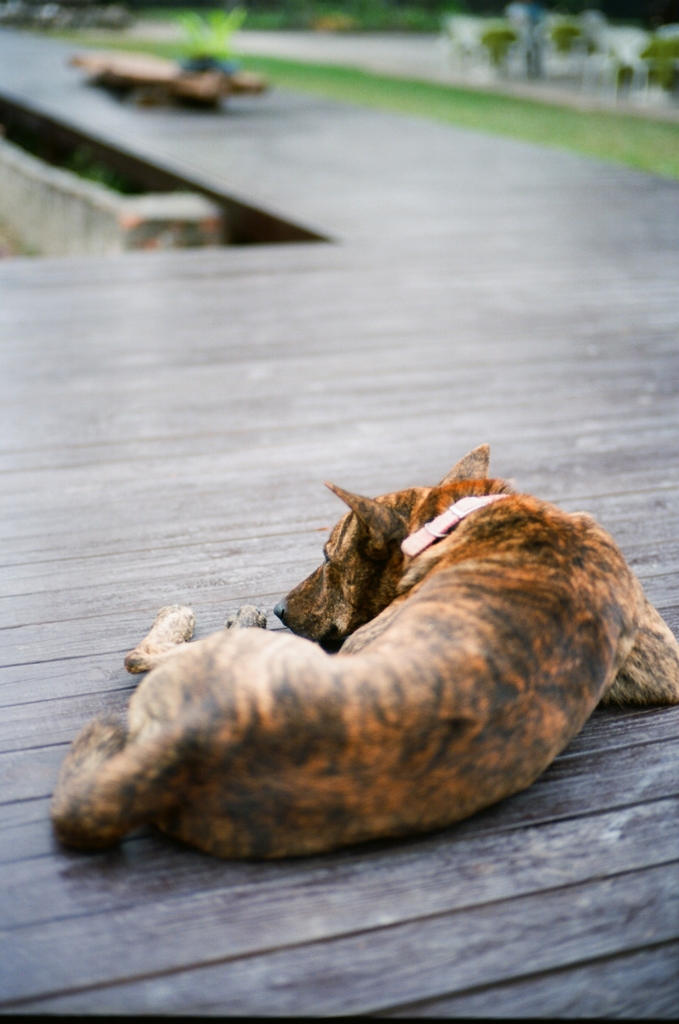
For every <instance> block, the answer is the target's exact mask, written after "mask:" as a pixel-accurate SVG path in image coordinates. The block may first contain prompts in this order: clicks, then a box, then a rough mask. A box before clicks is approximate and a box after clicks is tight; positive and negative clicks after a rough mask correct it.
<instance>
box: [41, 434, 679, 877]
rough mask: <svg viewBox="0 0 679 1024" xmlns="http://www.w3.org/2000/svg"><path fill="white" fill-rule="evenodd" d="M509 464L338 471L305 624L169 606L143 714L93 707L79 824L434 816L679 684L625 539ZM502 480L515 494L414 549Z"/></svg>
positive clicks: (296, 834)
mask: <svg viewBox="0 0 679 1024" xmlns="http://www.w3.org/2000/svg"><path fill="white" fill-rule="evenodd" d="M487 464H488V448H487V446H485V445H484V446H482V447H481V448H479V449H476V450H475V451H474V452H471V453H470V454H469V455H468V456H467V457H465V458H464V459H463V460H462V461H461V462H460V463H458V465H457V466H456V467H455V468H454V469H453V470H452V471H451V472H450V473H449V474H448V476H446V478H445V479H444V480H443V481H442V482H441V483H440V484H439V485H438V486H437V487H420V488H413V489H411V490H407V491H401V492H398V493H396V494H386V495H383V496H382V497H379V498H376V499H375V500H370V499H368V498H363V497H360V496H358V495H354V494H349V493H348V492H346V491H343V490H341V488H339V487H333V488H332V489H333V490H334V491H335V493H336V494H337V495H338V496H339V497H340V498H342V500H343V501H345V502H346V503H347V504H348V505H349V507H350V509H351V511H350V512H349V513H348V514H346V515H345V516H344V518H343V519H341V520H340V522H339V523H338V524H337V526H335V528H334V529H333V531H332V533H331V535H330V539H329V540H328V543H327V544H326V547H325V564H323V565H321V567H320V568H319V569H317V570H316V572H314V573H313V574H312V575H311V576H310V577H309V578H308V579H307V580H305V581H304V582H303V583H301V584H300V585H299V586H298V587H296V588H295V589H294V590H293V591H292V592H291V593H290V594H289V595H288V597H287V599H286V601H285V602H284V603H283V604H281V605H279V606H278V608H277V614H278V615H279V616H280V618H281V619H282V620H283V621H284V623H285V624H286V625H288V626H289V627H290V629H291V630H292V631H293V632H294V633H297V634H299V636H297V637H295V636H290V635H287V634H280V633H273V632H267V631H265V630H263V629H256V628H243V627H246V626H249V627H252V626H262V625H265V621H264V620H263V617H262V616H261V613H259V612H258V611H257V609H255V608H252V607H251V606H250V607H247V608H245V609H241V611H240V612H239V613H238V615H237V616H236V618H235V620H234V621H233V622H232V623H231V624H230V625H231V628H230V629H226V630H225V631H223V632H220V633H216V634H214V635H212V636H209V637H207V638H206V639H204V640H200V641H198V642H196V643H193V644H189V645H187V644H185V643H184V641H185V640H188V639H189V638H190V636H191V634H192V630H193V614H192V612H191V610H190V609H187V608H177V607H172V608H164V609H162V610H161V612H160V613H159V615H158V618H157V619H156V622H155V624H154V626H153V629H152V630H151V633H150V634H149V636H148V637H147V638H146V640H145V641H143V642H142V643H141V644H140V645H139V647H137V649H136V650H135V651H133V652H132V653H131V654H130V655H128V657H127V659H126V664H127V667H128V669H129V670H130V671H131V672H143V671H146V670H152V671H150V674H149V675H148V676H147V677H146V679H145V680H144V681H143V682H142V683H141V685H140V686H139V688H138V689H137V691H136V693H135V694H134V696H133V697H132V699H131V701H130V706H129V714H128V722H127V725H123V724H122V723H121V722H119V721H117V720H114V719H111V718H103V719H100V720H98V721H94V722H92V723H91V724H90V725H88V726H87V727H86V728H85V729H84V730H83V731H82V732H81V734H80V735H79V736H78V737H77V739H76V740H75V742H74V744H73V746H72V748H71V751H70V753H69V754H68V756H67V758H66V760H65V763H64V765H63V768H62V771H61V775H60V777H59V781H58V784H57V788H56V792H55V795H54V799H53V802H52V817H53V821H54V825H55V827H56V831H57V834H58V836H59V837H60V838H61V839H62V840H63V841H64V842H65V843H68V844H69V845H72V846H78V847H88V848H90V847H91V848H95V847H104V846H107V845H109V844H111V843H115V842H116V841H117V840H119V839H120V838H121V837H122V836H124V835H125V834H126V833H127V832H129V831H130V830H131V829H133V828H135V827H136V826H138V825H141V824H142V823H144V822H155V824H156V825H158V826H159V827H160V828H161V829H163V830H164V831H165V832H167V833H169V834H170V835H172V836H175V837H177V838H179V839H182V840H185V841H186V842H187V843H191V844H193V845H194V846H197V847H199V848H200V849H202V850H206V851H208V852H209V853H212V854H216V855H218V856H220V857H283V856H289V855H297V854H311V853H318V852H319V851H324V850H331V849H333V848H334V847H338V846H342V845H345V844H349V843H356V842H359V841H361V840H367V839H374V838H376V837H380V836H403V835H407V834H411V833H416V832H423V831H425V830H428V829H435V828H440V827H442V826H444V825H449V824H451V823H452V822H455V821H459V820H460V819H461V818H464V817H466V816H467V815H470V814H472V813H473V812H474V811H477V810H479V809H480V808H482V807H485V806H487V805H488V804H492V803H494V802H495V801H497V800H500V799H501V798H503V797H506V796H509V795H510V794H511V793H516V792H517V791H518V790H521V789H524V787H526V786H529V785H530V784H531V782H533V780H534V779H535V778H537V776H538V775H540V773H541V772H543V771H544V770H545V768H546V767H547V765H549V763H550V762H551V761H552V760H553V758H554V757H555V756H556V755H557V754H558V753H559V751H561V750H563V748H564V747H565V746H566V744H567V743H568V741H569V740H570V739H571V737H573V736H574V735H575V734H576V733H577V732H578V730H579V729H581V728H582V725H583V724H584V722H585V721H586V719H587V718H588V716H589V715H590V713H591V712H592V710H593V709H594V708H595V707H596V705H597V704H598V703H599V702H600V701H602V700H603V701H607V702H634V703H640V704H647V703H670V704H676V703H679V647H678V646H677V643H676V641H675V639H674V637H673V635H672V633H671V632H670V630H669V629H668V627H667V626H666V625H665V623H664V622H663V620H662V619H661V618H660V616H659V614H658V613H657V611H655V609H654V608H653V607H652V606H651V605H650V604H649V603H648V601H647V600H646V598H645V597H644V594H643V592H642V589H641V586H640V584H639V582H638V581H637V579H636V578H635V576H634V574H633V573H632V572H631V570H630V569H629V568H628V566H627V565H626V563H625V561H624V559H623V556H622V555H621V553H620V551H619V550H618V548H617V547H616V545H615V544H614V542H613V540H612V539H611V538H610V537H609V536H608V534H607V533H606V532H605V531H604V530H603V529H602V528H601V527H600V526H598V525H597V523H596V522H595V521H594V519H592V518H591V516H589V515H586V514H585V513H574V514H568V513H566V512H562V511H561V510H560V509H558V508H556V507H555V506H554V505H550V504H548V503H546V502H544V501H539V500H538V499H537V498H533V497H529V496H527V495H523V494H514V493H512V491H511V488H510V486H509V485H508V484H507V483H506V482H504V481H502V480H489V479H486V472H487ZM487 494H505V495H509V496H508V497H506V498H504V499H503V500H501V501H495V502H494V503H493V504H489V505H487V506H486V507H484V508H481V509H480V510H478V511H476V512H474V513H473V514H471V515H469V516H468V517H467V518H466V519H464V520H463V521H462V522H461V523H460V524H459V526H458V527H457V529H456V530H455V531H454V532H453V533H451V534H450V535H449V536H447V537H446V538H445V539H442V540H441V541H440V542H439V543H437V544H434V545H433V546H431V547H429V548H428V549H427V550H426V551H424V552H423V553H421V554H419V555H417V556H416V557H413V558H409V557H406V556H405V555H404V554H403V552H402V550H401V542H402V541H403V540H404V538H405V537H406V536H408V535H410V534H411V533H413V532H414V531H416V530H418V529H419V528H420V527H422V525H423V524H424V523H426V522H429V521H430V520H431V519H433V518H434V517H435V516H437V515H438V514H439V513H441V512H442V511H443V510H444V509H446V508H447V507H448V506H450V505H451V503H453V502H455V501H457V500H459V499H460V498H462V497H464V496H467V495H487ZM301 637H306V638H307V639H302V638H301ZM345 638H346V639H345ZM312 641H316V642H315V643H314V642H312ZM341 641H344V642H343V644H342V647H341V650H340V652H339V653H338V654H335V655H334V656H331V655H330V654H328V653H326V651H325V650H323V647H322V645H325V646H327V647H330V646H333V647H336V646H337V645H338V644H339V643H340V642H341Z"/></svg>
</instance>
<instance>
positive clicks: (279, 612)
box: [273, 601, 286, 625]
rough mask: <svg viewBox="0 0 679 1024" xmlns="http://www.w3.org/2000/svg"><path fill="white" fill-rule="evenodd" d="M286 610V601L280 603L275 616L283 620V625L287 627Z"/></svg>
mask: <svg viewBox="0 0 679 1024" xmlns="http://www.w3.org/2000/svg"><path fill="white" fill-rule="evenodd" d="M285 608H286V604H285V601H279V602H278V604H277V605H276V607H275V608H274V610H273V613H274V615H277V616H278V618H279V619H280V620H281V622H282V623H283V625H285Z"/></svg>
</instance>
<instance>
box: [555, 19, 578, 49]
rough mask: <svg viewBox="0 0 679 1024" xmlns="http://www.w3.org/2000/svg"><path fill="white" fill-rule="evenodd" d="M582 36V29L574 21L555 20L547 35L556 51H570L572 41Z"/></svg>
mask: <svg viewBox="0 0 679 1024" xmlns="http://www.w3.org/2000/svg"><path fill="white" fill-rule="evenodd" d="M581 36H582V29H581V28H580V26H579V25H578V24H577V23H576V22H575V21H566V20H564V21H557V23H556V25H554V26H553V27H552V31H551V32H550V33H549V37H550V39H551V40H552V42H553V43H554V48H555V50H556V52H557V53H570V52H571V50H572V49H573V43H574V42H575V40H576V39H580V38H581Z"/></svg>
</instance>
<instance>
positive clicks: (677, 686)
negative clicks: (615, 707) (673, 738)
mask: <svg viewBox="0 0 679 1024" xmlns="http://www.w3.org/2000/svg"><path fill="white" fill-rule="evenodd" d="M601 703H602V704H603V705H607V704H608V705H610V704H679V644H677V641H676V640H675V638H674V634H673V633H672V631H671V629H670V628H669V626H668V625H667V623H666V622H665V621H664V620H663V619H662V618H661V616H660V613H659V612H657V611H656V609H655V608H654V607H653V605H652V604H651V603H650V601H648V600H647V599H646V598H644V607H643V612H642V616H641V621H640V623H639V630H638V632H637V635H636V638H635V640H634V646H633V647H632V650H631V651H630V653H629V654H628V656H627V658H626V659H625V661H624V662H623V664H622V666H621V667H620V669H619V671H618V674H617V676H616V677H615V682H614V683H613V685H612V686H611V688H610V690H609V691H608V693H607V694H606V696H605V697H604V698H603V700H602V701H601Z"/></svg>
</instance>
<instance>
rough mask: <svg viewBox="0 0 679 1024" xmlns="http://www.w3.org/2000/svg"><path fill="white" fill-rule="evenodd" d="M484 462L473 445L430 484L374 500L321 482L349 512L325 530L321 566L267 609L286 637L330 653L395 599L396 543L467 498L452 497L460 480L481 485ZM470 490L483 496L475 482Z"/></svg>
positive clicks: (400, 558) (485, 455)
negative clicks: (328, 531) (311, 643)
mask: <svg viewBox="0 0 679 1024" xmlns="http://www.w3.org/2000/svg"><path fill="white" fill-rule="evenodd" d="M489 458H490V449H489V447H488V445H485V444H484V445H481V446H480V447H479V448H475V449H474V450H473V451H471V452H469V454H468V455H465V457H464V458H463V459H461V460H460V462H458V463H457V464H456V465H455V466H453V468H452V469H451V471H450V472H449V473H448V474H447V475H446V476H445V477H444V478H443V480H442V481H441V483H440V484H439V485H438V486H437V487H413V488H410V489H409V490H407V491H397V492H395V493H394V494H384V495H382V496H381V497H379V498H374V499H373V498H363V497H361V495H358V494H350V493H349V491H345V490H343V489H342V488H341V487H336V486H334V485H333V484H328V487H330V489H331V490H332V491H334V493H335V494H336V495H337V496H338V498H341V499H342V501H344V502H345V503H346V504H347V505H348V506H349V508H350V509H351V511H350V512H348V513H347V514H346V515H345V516H343V518H342V519H340V521H339V522H338V523H337V525H336V526H335V527H334V529H333V530H332V532H331V534H330V537H329V539H328V542H327V544H326V545H325V548H324V555H325V562H324V563H323V565H321V566H319V568H318V569H316V571H315V572H313V573H312V574H311V576H309V577H308V578H307V579H305V580H304V581H303V582H302V583H300V584H299V585H298V586H297V587H295V588H294V590H291V591H290V593H289V594H288V596H287V597H286V598H285V599H284V600H283V601H281V603H280V604H279V605H277V606H276V608H275V609H274V611H275V613H276V615H277V616H278V618H279V619H280V620H281V622H283V623H284V624H285V625H286V626H289V627H290V629H291V630H292V631H293V633H297V634H299V636H304V637H307V638H308V639H309V640H315V641H317V642H318V643H320V644H321V645H322V646H323V647H325V648H326V649H327V650H337V649H338V648H339V646H340V644H341V643H342V641H343V640H345V639H346V637H348V636H350V635H351V634H352V633H353V632H354V631H355V630H357V629H358V628H359V626H362V625H364V624H365V623H366V622H370V621H371V620H372V619H374V618H375V616H376V615H379V613H380V612H381V611H383V609H385V608H386V607H387V606H388V605H389V604H391V602H392V601H393V600H394V598H395V597H396V594H397V588H398V584H399V581H400V579H401V577H402V575H403V567H404V555H403V553H402V551H401V542H402V541H403V540H404V539H405V538H406V537H407V536H408V535H409V534H410V533H414V531H415V530H418V529H419V528H420V527H421V526H423V525H424V523H426V522H429V521H430V520H431V519H433V518H434V517H435V516H437V515H439V513H441V512H442V511H443V510H444V509H445V508H447V507H448V506H449V505H450V504H452V502H454V501H456V500H457V498H458V497H462V495H463V494H466V493H469V487H468V485H467V486H466V487H465V488H464V490H462V491H461V493H460V494H457V493H456V491H457V490H459V489H460V484H461V483H462V482H464V481H483V480H484V479H485V478H486V477H487V476H488V462H489ZM456 485H457V486H456ZM476 490H478V492H479V493H483V485H481V487H480V489H479V487H478V486H477V488H476Z"/></svg>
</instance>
